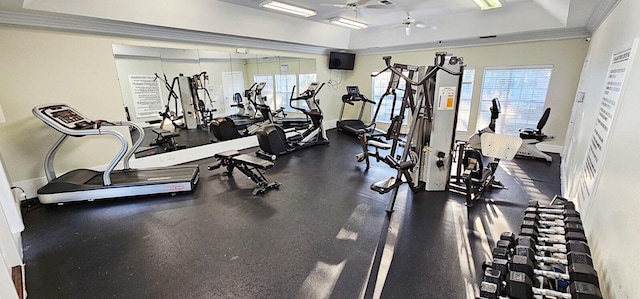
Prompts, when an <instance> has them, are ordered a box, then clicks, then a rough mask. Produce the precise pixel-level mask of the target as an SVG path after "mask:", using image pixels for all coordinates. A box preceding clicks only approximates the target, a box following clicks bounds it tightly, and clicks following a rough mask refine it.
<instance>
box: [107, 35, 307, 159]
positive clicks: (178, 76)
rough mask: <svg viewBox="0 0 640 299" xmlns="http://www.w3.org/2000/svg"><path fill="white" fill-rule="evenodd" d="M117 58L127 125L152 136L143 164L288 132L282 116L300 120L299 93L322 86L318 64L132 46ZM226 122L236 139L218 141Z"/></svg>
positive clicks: (118, 49)
mask: <svg viewBox="0 0 640 299" xmlns="http://www.w3.org/2000/svg"><path fill="white" fill-rule="evenodd" d="M113 53H114V57H115V63H116V67H117V71H118V78H119V80H120V86H121V90H122V97H123V102H124V103H123V105H124V108H125V111H126V112H127V117H128V118H130V119H131V121H134V122H136V123H139V124H140V125H142V126H143V127H144V128H145V140H144V141H143V144H142V147H141V148H140V149H139V150H138V151H137V153H136V157H143V156H147V155H153V154H158V153H164V152H169V151H175V150H180V149H183V148H188V147H194V146H199V145H205V144H210V143H212V142H220V141H225V140H229V139H233V138H238V137H243V136H248V135H250V134H253V133H255V132H256V131H257V130H259V129H260V128H261V127H262V126H263V125H264V124H266V123H270V122H277V123H279V124H282V122H281V121H280V118H282V117H283V116H284V115H283V114H280V115H276V113H277V111H278V109H280V108H283V109H281V111H282V110H284V112H286V114H287V115H286V116H287V118H291V117H292V116H296V115H295V113H294V112H293V111H295V110H293V109H291V107H290V106H289V98H290V97H291V90H292V88H293V86H294V85H296V86H298V88H296V90H295V94H294V96H297V95H298V93H299V92H300V91H299V90H300V89H301V90H304V89H306V86H308V85H309V84H310V83H311V82H314V81H315V80H316V74H315V60H314V59H299V58H295V57H277V56H275V57H274V56H264V55H253V54H238V53H227V52H220V51H210V50H185V49H168V48H154V47H142V46H128V45H113ZM260 83H262V84H260ZM254 103H255V105H254ZM260 105H263V106H265V105H266V107H267V109H269V110H270V112H264V111H261V108H260ZM274 117H275V118H274ZM276 119H277V120H276ZM227 120H229V121H230V123H227V124H231V125H233V127H232V129H226V130H227V131H228V132H231V133H233V134H231V135H230V137H229V136H227V137H226V138H217V137H219V136H217V135H216V134H214V133H215V132H217V131H216V130H217V129H220V127H219V126H218V125H219V124H220V122H221V121H227ZM298 125H299V124H298ZM135 138H137V136H132V139H135Z"/></svg>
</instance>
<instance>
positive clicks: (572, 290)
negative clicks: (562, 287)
mask: <svg viewBox="0 0 640 299" xmlns="http://www.w3.org/2000/svg"><path fill="white" fill-rule="evenodd" d="M568 291H569V292H568V293H563V292H558V291H553V290H547V289H541V288H537V287H534V286H533V281H532V280H531V279H530V278H529V276H528V275H527V274H525V273H522V272H518V271H511V272H510V273H509V280H508V281H507V294H508V295H509V297H510V298H513V299H530V298H533V295H543V296H549V297H556V298H566V299H601V298H602V293H601V292H600V289H599V288H598V287H597V286H595V285H593V284H590V283H588V282H582V281H573V282H571V284H570V285H569V290H568Z"/></svg>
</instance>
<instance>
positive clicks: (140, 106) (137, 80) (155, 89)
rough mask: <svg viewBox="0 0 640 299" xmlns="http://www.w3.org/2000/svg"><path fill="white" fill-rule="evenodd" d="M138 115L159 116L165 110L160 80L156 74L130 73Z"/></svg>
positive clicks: (134, 103)
mask: <svg viewBox="0 0 640 299" xmlns="http://www.w3.org/2000/svg"><path fill="white" fill-rule="evenodd" d="M129 84H130V85H131V95H132V96H133V106H134V108H135V110H136V117H138V118H140V117H149V116H157V115H158V113H159V112H161V111H163V110H164V108H163V107H162V91H161V90H162V89H161V85H160V80H159V79H158V80H156V76H154V75H129Z"/></svg>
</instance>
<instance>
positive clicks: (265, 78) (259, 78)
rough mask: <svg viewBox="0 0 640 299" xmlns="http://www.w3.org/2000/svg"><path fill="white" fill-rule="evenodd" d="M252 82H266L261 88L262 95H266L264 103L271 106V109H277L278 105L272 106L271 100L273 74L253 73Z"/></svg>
mask: <svg viewBox="0 0 640 299" xmlns="http://www.w3.org/2000/svg"><path fill="white" fill-rule="evenodd" d="M253 82H255V83H260V82H265V83H267V84H266V85H265V86H264V88H263V89H262V96H263V97H267V99H266V100H265V103H266V104H267V105H270V106H271V108H273V109H277V108H278V107H274V101H273V76H272V75H253Z"/></svg>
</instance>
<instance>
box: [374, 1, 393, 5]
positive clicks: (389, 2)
mask: <svg viewBox="0 0 640 299" xmlns="http://www.w3.org/2000/svg"><path fill="white" fill-rule="evenodd" d="M378 3H380V4H382V5H394V4H395V3H393V2H391V1H389V0H380V1H378Z"/></svg>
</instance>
